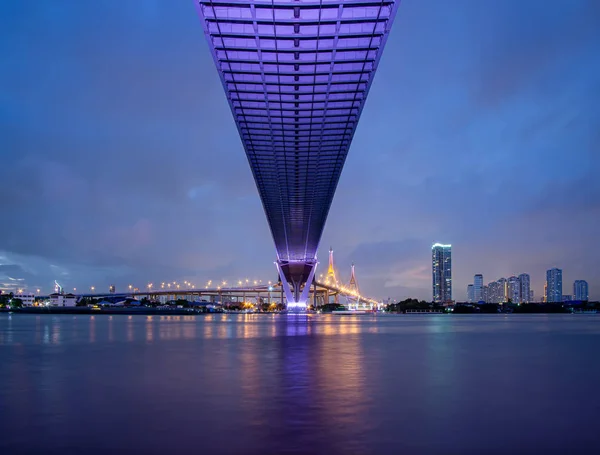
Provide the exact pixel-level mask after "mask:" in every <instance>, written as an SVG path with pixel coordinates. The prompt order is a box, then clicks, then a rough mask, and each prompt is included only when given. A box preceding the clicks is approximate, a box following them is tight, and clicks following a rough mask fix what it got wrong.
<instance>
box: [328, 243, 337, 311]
mask: <svg viewBox="0 0 600 455" xmlns="http://www.w3.org/2000/svg"><path fill="white" fill-rule="evenodd" d="M326 283H327V284H330V285H332V286H338V285H339V283H338V280H337V277H336V275H335V266H334V264H333V248H331V247H329V266H328V267H327V278H326ZM333 299H334V300H333V301H334V302H335V303H340V295H339V294H335V296H334V298H333ZM327 303H329V302H327Z"/></svg>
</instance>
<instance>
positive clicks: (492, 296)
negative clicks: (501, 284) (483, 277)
mask: <svg viewBox="0 0 600 455" xmlns="http://www.w3.org/2000/svg"><path fill="white" fill-rule="evenodd" d="M497 287H498V282H497V281H491V282H490V283H488V285H487V286H486V289H487V292H486V296H485V303H499V302H498V299H497V297H496V296H497V295H498V290H497Z"/></svg>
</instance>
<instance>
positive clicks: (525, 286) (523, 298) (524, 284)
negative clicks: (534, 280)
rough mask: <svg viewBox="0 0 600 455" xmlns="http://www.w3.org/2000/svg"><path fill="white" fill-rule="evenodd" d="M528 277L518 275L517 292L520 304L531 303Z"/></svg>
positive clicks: (525, 274)
mask: <svg viewBox="0 0 600 455" xmlns="http://www.w3.org/2000/svg"><path fill="white" fill-rule="evenodd" d="M530 282H531V280H530V277H529V274H528V273H521V274H520V275H519V285H520V288H521V289H520V292H519V294H520V295H519V299H520V302H519V303H527V302H531V299H530V298H529V291H530V290H531V289H530Z"/></svg>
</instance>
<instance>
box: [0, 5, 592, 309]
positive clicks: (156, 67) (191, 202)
mask: <svg viewBox="0 0 600 455" xmlns="http://www.w3.org/2000/svg"><path fill="white" fill-rule="evenodd" d="M597 8H598V6H597V4H596V3H595V2H583V1H581V2H577V1H574V2H569V3H568V4H567V5H564V4H548V3H547V2H541V1H539V2H536V1H531V2H526V4H524V3H523V2H518V1H507V2H502V3H499V2H478V3H477V4H475V5H474V4H473V2H466V1H464V2H460V1H459V2H458V3H456V2H454V3H453V4H448V3H447V2H441V3H440V2H438V3H433V2H427V1H424V2H404V3H402V4H401V5H400V14H399V16H398V23H397V24H396V26H395V29H394V30H393V31H392V33H391V35H390V38H389V40H388V44H387V48H386V55H384V56H383V58H382V60H381V65H380V69H379V73H378V75H377V77H376V79H375V84H374V85H373V89H372V91H371V93H370V95H369V101H368V102H367V103H366V106H365V113H367V112H368V115H365V116H364V118H363V119H362V120H361V122H362V123H361V124H360V125H359V127H358V129H357V132H356V135H355V138H354V142H353V145H352V148H351V150H350V153H349V155H348V160H347V163H346V166H345V170H344V174H343V175H342V178H341V180H340V185H339V188H338V192H337V194H336V196H335V198H334V201H333V204H332V207H331V213H330V216H329V220H328V222H327V225H326V228H325V232H324V236H323V238H322V242H321V245H320V249H319V260H320V261H321V265H320V270H321V271H322V270H323V269H324V268H325V266H324V261H326V258H327V248H328V247H329V245H334V246H335V247H336V250H337V251H338V252H339V254H338V256H337V259H336V260H337V262H338V264H339V265H340V266H341V268H342V269H343V270H346V267H347V268H348V270H349V267H350V264H351V263H352V262H354V263H356V266H357V274H358V279H359V281H360V283H361V291H362V292H363V293H365V294H366V295H373V296H375V297H381V298H386V297H388V296H389V297H392V298H403V297H417V298H420V299H426V300H428V299H429V298H431V264H430V257H429V254H428V251H429V248H430V246H431V243H432V241H436V240H443V241H445V242H449V243H452V245H453V246H454V250H453V255H454V259H455V266H454V270H453V282H454V298H455V300H463V299H464V298H465V297H466V285H467V283H469V282H470V280H472V278H473V274H474V273H475V272H480V273H482V274H483V275H484V277H486V276H496V277H500V276H511V275H515V274H518V273H521V272H522V271H526V272H527V273H529V274H530V275H531V288H532V289H534V290H535V291H536V295H537V296H540V295H542V294H543V283H544V281H545V271H546V270H547V269H548V268H550V267H553V266H556V267H560V268H562V269H563V270H564V277H563V280H564V282H565V283H571V282H572V281H573V280H575V279H585V280H587V282H588V283H589V293H590V295H591V296H592V297H593V296H598V295H600V263H599V259H598V257H597V255H595V254H593V251H592V250H593V249H592V248H590V245H593V244H594V242H595V237H596V234H595V225H596V224H597V223H596V222H595V221H597V220H598V219H599V218H600V207H599V206H598V202H597V201H598V200H600V184H599V183H598V182H597V179H595V174H596V173H597V171H598V169H599V157H598V153H597V150H598V147H599V144H600V138H599V136H598V134H597V131H599V130H600V125H598V116H597V107H596V104H595V103H594V102H593V98H594V97H590V96H589V93H592V92H593V90H594V87H595V86H596V85H595V84H596V81H597V80H598V78H599V77H600V64H599V63H598V61H597V59H596V58H595V55H596V49H595V46H594V43H595V42H597V41H598V40H599V39H600V36H599V34H600V31H599V28H598V27H597V26H596V25H597V24H596V23H595V22H594V18H595V17H598V14H597ZM432 11H435V12H434V13H432ZM457 11H460V14H458V13H457ZM90 18H93V20H90ZM0 23H1V24H2V32H0V33H2V36H3V38H4V39H2V40H0V47H1V48H2V51H3V55H4V57H5V58H4V59H3V63H4V65H5V67H4V71H2V72H0V82H1V83H2V85H3V87H7V88H9V90H6V93H5V94H4V98H3V103H2V106H3V110H2V112H1V113H0V115H2V120H3V121H2V122H1V123H0V134H2V137H3V138H4V139H5V141H4V144H5V152H3V158H4V165H3V167H2V169H1V170H0V194H2V195H3V199H2V201H3V202H2V210H3V214H4V215H5V216H6V217H7V222H5V223H3V224H2V227H1V228H0V286H3V287H6V286H7V285H8V286H14V287H17V286H18V284H15V283H21V282H23V283H25V282H26V283H28V287H29V288H30V289H32V288H37V287H42V288H45V289H47V290H49V288H50V287H51V286H52V284H51V283H52V282H53V280H54V279H58V280H59V281H64V282H65V283H69V284H70V283H72V284H73V287H77V286H90V285H95V286H97V287H98V288H100V287H102V288H108V286H109V285H111V284H115V285H116V286H117V288H121V289H123V287H124V286H127V285H128V284H129V283H136V284H137V285H144V284H146V283H148V282H156V281H160V280H167V279H171V280H173V279H177V280H191V281H196V280H200V279H229V280H232V279H237V278H238V277H246V276H251V277H259V278H261V279H263V280H264V279H274V277H275V276H276V271H275V268H274V267H273V260H274V259H275V258H274V254H273V244H272V241H271V238H270V233H269V230H268V226H267V223H266V221H265V219H264V213H263V211H262V208H261V205H260V200H259V198H258V194H257V192H256V188H255V186H254V183H253V181H252V176H251V174H250V172H249V170H248V167H247V162H246V160H245V157H244V153H243V149H242V146H241V143H240V141H239V138H238V137H239V135H238V133H237V131H236V129H235V124H234V122H233V118H232V116H231V113H230V112H229V107H228V106H227V102H226V100H225V99H223V94H222V87H221V84H220V81H219V79H218V75H217V74H216V71H215V69H214V63H213V61H212V59H211V57H210V53H209V51H208V48H207V46H206V43H205V42H204V37H203V35H202V32H201V30H199V27H198V18H197V16H196V15H195V14H194V13H192V14H190V7H189V5H188V4H187V3H186V2H182V3H174V4H169V5H167V4H165V3H163V4H161V3H160V2H141V1H140V2H136V1H133V0H132V1H131V2H127V3H126V4H119V5H117V4H115V3H114V2H108V1H99V2H95V3H94V5H93V7H92V6H91V5H87V4H85V3H83V2H74V1H71V2H69V1H65V2H61V3H59V4H52V5H50V4H40V5H36V8H30V7H28V6H26V5H25V4H21V3H19V2H5V3H4V4H3V5H2V6H0ZM532 24H533V25H532ZM482 30H488V31H489V34H487V35H485V36H484V37H483V38H482V33H481V31H482ZM73 36H77V37H78V39H77V40H76V42H74V41H73ZM561 37H568V39H563V38H561ZM540 49H543V50H544V51H543V52H540V51H539V50H540ZM498 68H500V69H501V71H499V70H498ZM207 106H211V107H210V108H208V107H207ZM549 157H550V158H552V159H549ZM522 169H528V170H529V171H530V172H528V174H527V178H526V179H524V178H523V172H517V171H520V170H522ZM492 177H493V178H492ZM441 195H442V196H443V197H441ZM508 201H511V202H510V203H508ZM473 206H476V207H480V213H479V216H478V217H477V219H476V220H475V221H474V220H473V217H463V216H462V214H463V213H466V212H467V211H469V212H472V207H473ZM483 252H485V254H482V253H483ZM21 280H24V281H21ZM65 286H67V284H65ZM569 286H570V284H569ZM564 291H565V292H568V293H570V292H571V289H570V287H568V288H565V289H564Z"/></svg>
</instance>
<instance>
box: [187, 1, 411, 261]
mask: <svg viewBox="0 0 600 455" xmlns="http://www.w3.org/2000/svg"><path fill="white" fill-rule="evenodd" d="M398 2H399V0H397V1H381V0H380V1H375V0H341V1H340V0H334V1H321V2H315V1H297V0H296V1H293V0H271V1H264V0H197V5H198V9H199V12H200V16H201V18H202V19H203V21H202V22H203V27H204V30H205V34H206V36H207V39H208V42H209V46H210V49H211V51H212V54H213V57H214V60H215V63H216V66H217V69H218V71H219V74H220V76H221V80H222V83H223V86H224V88H225V92H226V94H227V98H228V100H229V104H230V106H231V110H232V112H233V115H234V117H235V120H236V124H237V127H238V130H239V133H240V137H241V139H242V142H243V144H244V148H245V150H246V154H247V157H248V161H249V163H250V166H251V168H252V172H253V174H254V178H255V181H256V185H257V187H258V191H259V194H260V197H261V200H262V203H263V207H264V210H265V213H266V215H267V219H268V222H269V226H270V229H271V233H272V235H273V239H274V241H275V246H276V249H277V255H278V259H279V261H280V262H304V263H309V264H311V263H314V262H315V261H316V251H317V248H318V245H319V241H320V239H321V234H322V232H323V227H324V225H325V220H326V218H327V214H328V212H329V208H330V206H331V202H332V198H333V195H334V192H335V189H336V186H337V184H338V180H339V177H340V173H341V171H342V167H343V165H344V161H345V159H346V155H347V153H348V149H349V147H350V143H351V141H352V137H353V135H354V131H355V129H356V125H357V122H358V120H359V117H360V114H361V111H362V109H363V106H364V103H365V99H366V97H367V93H368V91H369V87H370V85H371V83H372V81H373V76H374V73H375V69H376V68H377V64H378V61H379V58H380V56H381V52H382V50H383V46H384V44H385V41H386V38H387V35H388V32H389V30H390V27H391V25H392V21H393V18H394V15H395V11H396V8H397V5H398Z"/></svg>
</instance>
